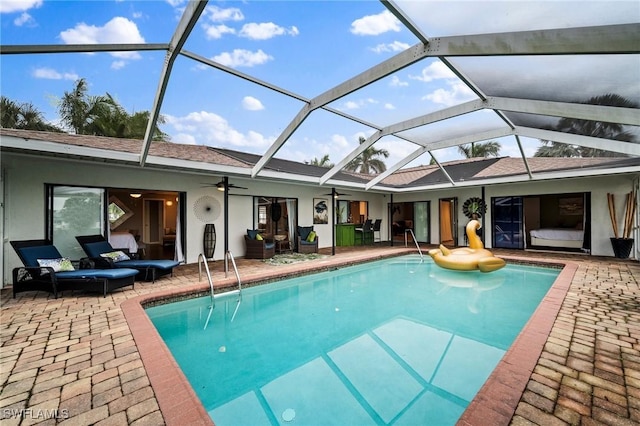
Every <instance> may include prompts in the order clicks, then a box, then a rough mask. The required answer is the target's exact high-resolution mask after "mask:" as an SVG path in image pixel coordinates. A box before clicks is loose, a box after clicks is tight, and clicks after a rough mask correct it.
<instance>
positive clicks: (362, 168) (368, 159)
mask: <svg viewBox="0 0 640 426" xmlns="http://www.w3.org/2000/svg"><path fill="white" fill-rule="evenodd" d="M365 141H366V139H365V138H364V137H362V136H360V138H359V139H358V142H359V143H360V144H361V145H362V144H363V143H364V142H365ZM379 156H383V157H384V158H388V157H389V151H387V150H386V149H375V148H374V147H372V146H370V147H369V148H367V149H365V150H364V151H362V154H360V155H359V156H357V157H356V158H354V159H353V160H351V161H350V162H349V164H347V166H346V167H345V170H347V171H350V172H359V173H363V174H366V175H370V174H378V173H382V172H384V171H385V170H387V166H386V164H384V161H382V160H380V159H379V158H376V157H379Z"/></svg>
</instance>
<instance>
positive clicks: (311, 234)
mask: <svg viewBox="0 0 640 426" xmlns="http://www.w3.org/2000/svg"><path fill="white" fill-rule="evenodd" d="M315 240H316V232H315V231H311V232H309V236H308V237H307V239H306V241H308V242H310V243H312V242H314V241H315Z"/></svg>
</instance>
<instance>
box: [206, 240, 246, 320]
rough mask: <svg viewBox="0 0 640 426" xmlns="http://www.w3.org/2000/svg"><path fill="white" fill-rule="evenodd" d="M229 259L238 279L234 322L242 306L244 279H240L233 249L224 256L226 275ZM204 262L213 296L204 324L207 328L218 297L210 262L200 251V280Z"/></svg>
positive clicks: (211, 295)
mask: <svg viewBox="0 0 640 426" xmlns="http://www.w3.org/2000/svg"><path fill="white" fill-rule="evenodd" d="M229 259H230V260H231V264H232V265H233V270H234V271H235V273H236V279H237V280H238V300H237V303H236V309H235V310H234V311H233V316H232V317H231V322H233V320H234V319H235V317H236V314H237V313H238V308H239V307H240V303H241V302H242V281H241V280H240V274H239V273H238V267H237V266H236V261H235V259H234V257H233V254H232V253H231V251H227V252H226V253H225V256H224V270H225V277H227V276H228V271H229ZM203 264H204V270H205V272H206V273H207V281H209V289H210V297H211V304H210V305H209V315H207V321H206V322H205V324H204V329H205V330H206V329H207V326H208V325H209V320H210V319H211V313H212V312H213V309H214V308H215V307H216V299H215V295H214V290H213V278H211V272H210V271H209V264H208V263H207V258H206V257H205V256H204V254H202V253H200V254H199V255H198V279H199V280H202V265H203Z"/></svg>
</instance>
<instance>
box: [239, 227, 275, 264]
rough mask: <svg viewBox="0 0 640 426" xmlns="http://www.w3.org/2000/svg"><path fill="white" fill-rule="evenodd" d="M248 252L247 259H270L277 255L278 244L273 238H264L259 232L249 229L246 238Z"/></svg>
mask: <svg viewBox="0 0 640 426" xmlns="http://www.w3.org/2000/svg"><path fill="white" fill-rule="evenodd" d="M244 244H245V246H246V248H247V251H246V253H245V255H244V257H245V259H270V258H272V257H273V256H274V255H275V254H276V243H275V241H274V240H273V239H272V238H269V237H263V236H262V234H261V233H260V232H259V231H258V230H251V229H247V233H246V234H245V236H244Z"/></svg>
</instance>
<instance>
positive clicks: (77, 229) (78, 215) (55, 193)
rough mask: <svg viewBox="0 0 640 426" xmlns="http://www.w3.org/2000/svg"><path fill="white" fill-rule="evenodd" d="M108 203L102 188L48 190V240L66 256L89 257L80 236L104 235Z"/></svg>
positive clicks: (51, 186) (54, 187)
mask: <svg viewBox="0 0 640 426" xmlns="http://www.w3.org/2000/svg"><path fill="white" fill-rule="evenodd" d="M104 199H105V190H104V189H102V188H83V187H76V186H54V185H50V186H48V187H47V206H48V209H47V236H48V238H49V239H50V240H51V241H52V242H53V244H54V245H55V246H56V247H57V248H58V250H59V251H60V253H61V254H62V255H63V256H65V257H69V258H71V259H80V258H81V257H84V256H85V254H84V251H83V250H82V248H81V247H80V245H79V244H78V242H77V241H76V236H78V235H95V234H103V231H104V228H103V226H104V225H103V224H104V223H105V222H104V211H105V208H104Z"/></svg>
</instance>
